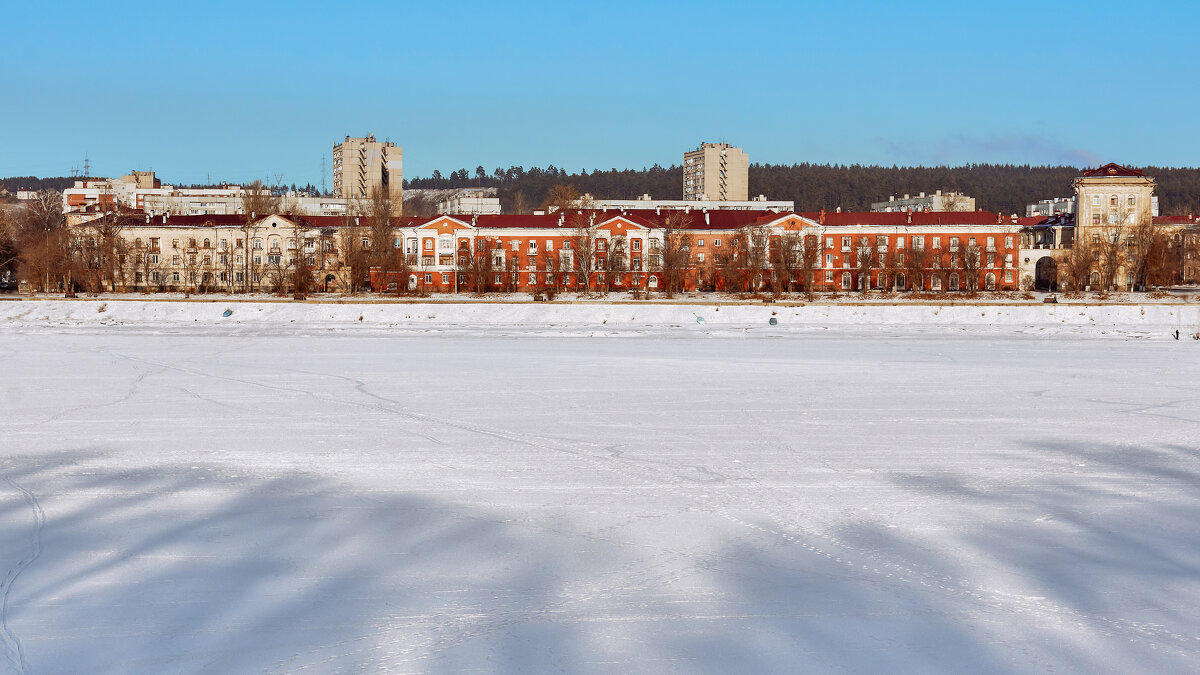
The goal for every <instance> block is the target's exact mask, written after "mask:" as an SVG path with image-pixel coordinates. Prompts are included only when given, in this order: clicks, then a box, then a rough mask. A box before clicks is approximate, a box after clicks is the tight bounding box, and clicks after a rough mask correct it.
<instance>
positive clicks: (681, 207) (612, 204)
mask: <svg viewBox="0 0 1200 675" xmlns="http://www.w3.org/2000/svg"><path fill="white" fill-rule="evenodd" d="M575 208H592V209H601V210H605V209H615V210H630V211H633V210H647V209H652V210H655V211H661V210H668V211H691V210H693V209H695V210H705V209H711V210H730V211H774V212H776V213H779V212H782V211H795V210H796V202H793V201H791V200H786V201H784V200H777V201H770V200H768V199H767V198H766V197H765V196H764V195H759V196H757V197H755V198H754V199H751V200H748V201H733V200H725V201H714V200H705V201H701V200H687V199H654V198H652V197H651V196H650V195H642V196H641V197H638V198H637V199H596V198H595V197H592V196H591V195H590V194H585V195H584V196H583V198H582V199H580V200H578V201H577V202H575Z"/></svg>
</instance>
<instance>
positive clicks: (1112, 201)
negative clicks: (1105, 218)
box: [1108, 195, 1120, 206]
mask: <svg viewBox="0 0 1200 675" xmlns="http://www.w3.org/2000/svg"><path fill="white" fill-rule="evenodd" d="M1119 201H1120V198H1118V197H1117V196H1116V195H1110V196H1109V198H1108V205H1109V206H1116V205H1117V202H1119Z"/></svg>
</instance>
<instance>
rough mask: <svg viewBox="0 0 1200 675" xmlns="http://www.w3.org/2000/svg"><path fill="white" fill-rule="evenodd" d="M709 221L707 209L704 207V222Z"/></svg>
mask: <svg viewBox="0 0 1200 675" xmlns="http://www.w3.org/2000/svg"><path fill="white" fill-rule="evenodd" d="M710 222H711V221H710V220H709V219H708V209H704V224H705V225H708V224H709V223H710Z"/></svg>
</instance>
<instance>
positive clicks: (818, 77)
mask: <svg viewBox="0 0 1200 675" xmlns="http://www.w3.org/2000/svg"><path fill="white" fill-rule="evenodd" d="M2 17H3V18H2V20H0V25H3V31H2V32H3V37H2V39H0V66H2V67H3V72H4V74H5V78H4V80H5V83H4V89H3V95H0V141H2V142H0V176H11V175H29V174H33V175H38V176H51V175H67V174H69V172H70V170H71V168H72V167H73V166H79V165H81V164H82V162H83V157H84V153H85V152H86V153H87V154H88V156H89V157H90V159H91V162H92V167H93V169H92V173H93V175H118V174H121V173H124V172H127V171H129V170H131V169H143V170H149V169H152V170H155V171H157V172H158V174H159V176H160V177H162V178H164V179H165V180H166V181H168V182H177V183H191V182H201V181H205V180H207V177H209V176H211V177H212V179H213V180H229V181H244V180H251V179H254V178H272V179H273V177H274V176H275V175H276V174H281V175H282V180H283V182H284V183H299V184H303V183H306V182H311V183H313V184H314V185H317V186H320V184H321V171H320V170H321V158H322V156H325V157H326V158H328V155H329V153H330V150H331V147H332V145H333V144H334V143H335V142H337V141H340V140H341V139H342V138H343V137H344V136H346V135H352V136H353V135H364V134H366V133H374V134H375V135H376V136H377V137H379V138H388V139H390V140H392V141H393V142H395V143H397V144H398V145H401V146H402V147H403V148H404V173H405V176H406V177H413V176H427V175H429V174H430V172H432V171H433V170H434V169H440V170H441V171H442V172H443V173H448V172H449V171H453V170H456V169H459V168H466V169H468V170H469V171H472V172H473V171H474V169H475V167H476V166H477V165H483V166H484V167H485V168H486V169H487V171H488V172H489V173H490V172H491V171H492V170H493V169H494V168H495V167H497V166H503V167H508V166H510V165H521V166H525V167H526V168H528V167H532V166H546V165H549V164H554V165H556V166H558V167H561V168H565V169H567V170H569V171H578V170H579V169H582V168H587V169H595V168H601V169H607V168H613V167H616V168H641V167H643V166H650V165H653V164H655V163H659V164H662V165H664V166H667V165H670V164H672V163H678V162H679V161H680V158H681V156H682V154H683V152H684V151H686V150H688V149H692V148H694V147H696V146H697V145H698V144H699V143H700V142H701V141H722V140H724V141H728V142H730V143H733V144H734V145H739V146H741V147H743V148H745V149H746V151H747V152H748V153H749V155H750V160H751V161H752V162H770V163H792V162H817V163H844V164H850V163H864V164H885V165H891V164H908V165H912V164H953V165H957V164H964V163H974V162H978V163H982V162H1012V163H1031V164H1047V163H1049V164H1072V165H1077V166H1083V165H1095V164H1097V163H1102V162H1107V161H1116V162H1120V163H1125V164H1133V165H1145V164H1157V165H1167V166H1195V165H1197V164H1200V38H1198V35H1200V33H1198V32H1197V31H1198V28H1200V3H1197V2H1193V1H1191V0H1180V1H1170V2H1169V1H1163V2H1130V1H1128V0H1126V1H1124V2H1108V1H1106V0H1094V1H1091V2H1054V1H1052V0H1043V1H1042V2H1023V1H1005V2H972V1H959V2H945V3H943V2H852V1H837V0H834V1H832V2H830V1H828V0H826V1H824V2H814V3H808V2H754V1H745V0H743V1H741V2H715V1H711V2H710V1H708V0H690V1H687V2H657V3H655V2H637V1H632V2H624V1H606V2H571V1H568V0H560V1H558V2H525V3H502V2H494V1H493V2H449V1H447V2H430V3H418V2H403V1H400V2H395V1H393V2H379V3H375V2H362V3H353V2H345V3H332V2H330V3H306V2H280V3H254V2H236V3H233V2H228V3H227V2H207V3H174V2H166V3H157V4H155V3H151V4H146V3H135V4H129V3H99V2H87V3H49V2H48V3H43V4H40V5H21V6H20V7H16V6H14V7H6V8H5V9H4V10H3V12H2ZM326 161H328V159H327V160H326ZM326 182H329V180H328V178H327V179H326Z"/></svg>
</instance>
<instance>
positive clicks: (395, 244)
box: [392, 237, 404, 248]
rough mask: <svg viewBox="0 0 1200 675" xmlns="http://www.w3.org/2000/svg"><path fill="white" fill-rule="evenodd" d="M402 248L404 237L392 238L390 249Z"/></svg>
mask: <svg viewBox="0 0 1200 675" xmlns="http://www.w3.org/2000/svg"><path fill="white" fill-rule="evenodd" d="M403 247H404V237H394V238H393V239H392V248H403Z"/></svg>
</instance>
